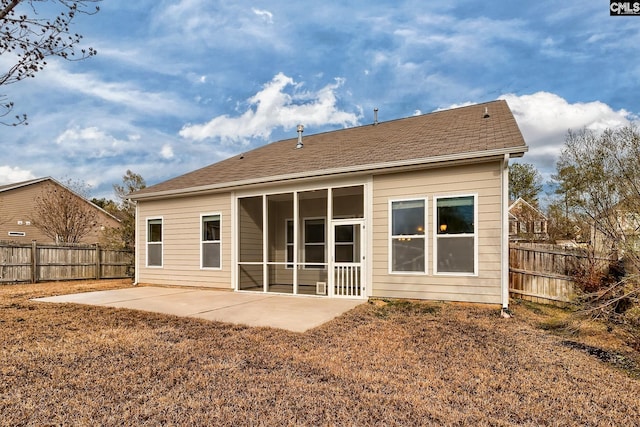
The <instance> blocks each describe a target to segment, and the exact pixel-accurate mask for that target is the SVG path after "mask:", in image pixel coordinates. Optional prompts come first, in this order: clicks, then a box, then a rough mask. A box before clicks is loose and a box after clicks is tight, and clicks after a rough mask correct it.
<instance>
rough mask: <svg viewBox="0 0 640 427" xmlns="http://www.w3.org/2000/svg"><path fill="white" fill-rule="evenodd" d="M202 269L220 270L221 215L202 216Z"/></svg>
mask: <svg viewBox="0 0 640 427" xmlns="http://www.w3.org/2000/svg"><path fill="white" fill-rule="evenodd" d="M201 245H202V268H220V266H221V260H220V258H221V238H220V214H213V215H203V216H202V242H201Z"/></svg>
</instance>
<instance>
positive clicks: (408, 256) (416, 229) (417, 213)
mask: <svg viewBox="0 0 640 427" xmlns="http://www.w3.org/2000/svg"><path fill="white" fill-rule="evenodd" d="M426 206H427V201H426V199H415V200H398V201H391V207H390V210H391V214H390V217H391V224H390V228H391V261H390V262H391V266H390V267H391V271H392V272H417V273H425V272H426V270H425V268H426V263H425V259H426V256H425V254H426V239H425V234H424V230H425V224H426V222H427V221H426V216H425V213H426V211H427V209H426Z"/></svg>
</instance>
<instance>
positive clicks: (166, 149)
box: [160, 144, 173, 160]
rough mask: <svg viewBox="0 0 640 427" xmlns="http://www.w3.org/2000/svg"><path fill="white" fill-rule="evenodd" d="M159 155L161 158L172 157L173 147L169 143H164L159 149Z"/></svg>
mask: <svg viewBox="0 0 640 427" xmlns="http://www.w3.org/2000/svg"><path fill="white" fill-rule="evenodd" d="M160 155H161V156H162V158H163V159H167V160H169V159H172V158H173V147H171V145H170V144H165V145H163V146H162V150H160Z"/></svg>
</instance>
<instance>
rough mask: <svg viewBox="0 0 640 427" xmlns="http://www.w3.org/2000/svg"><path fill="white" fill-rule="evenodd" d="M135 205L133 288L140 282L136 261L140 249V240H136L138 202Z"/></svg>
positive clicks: (138, 262) (137, 260) (138, 267)
mask: <svg viewBox="0 0 640 427" xmlns="http://www.w3.org/2000/svg"><path fill="white" fill-rule="evenodd" d="M134 203H135V204H136V213H135V218H134V227H133V229H134V232H133V259H134V264H133V268H134V269H135V271H134V272H133V286H137V285H138V281H139V280H140V276H139V274H140V260H139V259H138V257H139V255H140V248H139V247H138V241H139V240H140V239H138V229H139V227H138V202H134Z"/></svg>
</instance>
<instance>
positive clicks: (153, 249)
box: [147, 218, 162, 267]
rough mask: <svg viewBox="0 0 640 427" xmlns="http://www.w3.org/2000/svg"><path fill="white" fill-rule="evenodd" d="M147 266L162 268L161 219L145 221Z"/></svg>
mask: <svg viewBox="0 0 640 427" xmlns="http://www.w3.org/2000/svg"><path fill="white" fill-rule="evenodd" d="M147 266H148V267H162V218H154V219H148V220H147Z"/></svg>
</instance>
